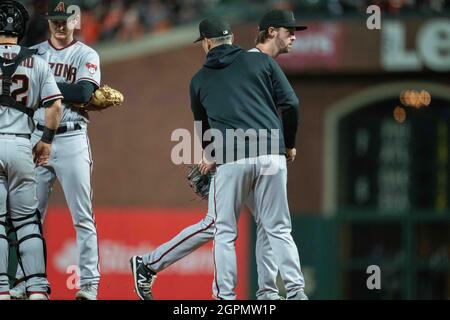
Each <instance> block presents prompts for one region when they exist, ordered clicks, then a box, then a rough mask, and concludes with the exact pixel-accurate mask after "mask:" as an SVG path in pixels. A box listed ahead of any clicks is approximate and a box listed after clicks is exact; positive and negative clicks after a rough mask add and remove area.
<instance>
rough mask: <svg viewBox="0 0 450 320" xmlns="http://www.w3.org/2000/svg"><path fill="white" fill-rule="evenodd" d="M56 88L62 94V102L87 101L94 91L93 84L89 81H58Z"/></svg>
mask: <svg viewBox="0 0 450 320" xmlns="http://www.w3.org/2000/svg"><path fill="white" fill-rule="evenodd" d="M57 84H58V88H59V90H60V91H61V93H62V95H63V96H64V99H63V101H64V102H69V103H70V102H72V103H87V102H89V100H90V99H91V96H92V94H93V93H94V91H95V89H96V88H95V85H94V84H93V83H92V82H89V81H80V82H78V83H71V84H69V83H62V82H58V83H57Z"/></svg>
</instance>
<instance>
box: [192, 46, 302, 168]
mask: <svg viewBox="0 0 450 320" xmlns="http://www.w3.org/2000/svg"><path fill="white" fill-rule="evenodd" d="M190 97H191V108H192V112H193V113H194V119H195V121H202V129H203V133H202V134H204V133H205V131H206V130H208V129H210V128H212V129H216V130H219V131H220V132H221V133H222V137H223V138H224V139H223V140H222V139H217V138H215V139H214V147H215V156H216V161H217V163H219V164H220V163H225V162H230V161H235V160H239V158H243V157H247V158H248V157H254V156H259V155H264V154H285V153H286V148H294V147H295V136H296V133H297V125H298V104H299V100H298V98H297V97H296V95H295V93H294V90H293V89H292V87H291V85H290V84H289V82H288V80H287V78H286V76H285V75H284V73H283V71H282V70H281V68H280V67H279V65H278V64H277V63H276V62H275V61H274V60H273V59H272V58H271V57H269V56H268V55H266V54H264V53H260V52H247V51H245V50H243V49H242V48H240V47H239V46H234V45H228V44H224V45H220V46H217V47H215V48H213V49H212V50H210V51H209V53H208V55H207V58H206V63H205V64H204V66H203V67H202V68H201V69H200V70H199V71H198V72H197V73H196V74H195V75H194V77H193V78H192V80H191V84H190ZM278 112H280V113H281V119H280V117H279V113H278ZM227 129H232V130H237V129H242V130H243V132H246V131H247V130H248V129H255V130H250V131H251V132H253V133H255V132H256V135H255V134H248V135H242V134H241V135H240V134H236V136H237V138H235V137H232V139H231V138H229V139H227V138H226V137H227V132H226V130H227ZM260 129H266V130H262V131H260ZM273 129H278V132H279V135H278V136H276V135H275V137H276V140H272V141H277V143H278V148H276V150H272V149H274V148H272V147H271V146H272V144H273V142H272V143H271V140H270V139H267V138H268V137H267V136H266V135H265V134H264V132H265V131H266V132H268V133H270V131H269V130H273ZM242 130H241V131H240V132H241V133H242ZM250 131H248V132H250ZM238 132H239V130H238ZM272 132H276V131H272ZM273 137H274V135H272V139H273ZM221 140H222V141H221ZM202 141H203V143H202V145H203V148H206V147H207V145H208V144H209V143H211V142H210V141H204V140H202ZM255 142H256V143H257V145H258V146H261V144H260V143H261V142H262V143H264V142H267V147H266V148H265V149H266V150H264V148H257V151H256V153H255V151H254V150H255V149H252V148H251V147H249V145H250V144H251V143H255ZM239 143H241V144H239ZM243 145H244V146H245V154H244V156H240V157H238V155H239V154H242V153H239V151H242V150H238V149H239V148H240V147H241V146H243ZM274 146H276V144H274ZM252 150H253V151H252ZM230 151H233V152H230ZM230 153H233V154H234V156H233V155H231V154H230Z"/></svg>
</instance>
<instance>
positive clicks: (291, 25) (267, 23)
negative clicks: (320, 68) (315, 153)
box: [249, 10, 307, 300]
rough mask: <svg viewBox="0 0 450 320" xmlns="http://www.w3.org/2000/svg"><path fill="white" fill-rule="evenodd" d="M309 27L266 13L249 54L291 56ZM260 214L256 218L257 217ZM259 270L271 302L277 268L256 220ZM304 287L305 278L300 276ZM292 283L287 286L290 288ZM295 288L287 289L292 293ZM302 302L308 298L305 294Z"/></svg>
mask: <svg viewBox="0 0 450 320" xmlns="http://www.w3.org/2000/svg"><path fill="white" fill-rule="evenodd" d="M306 29H307V26H302V25H298V24H297V23H296V21H295V17H294V13H293V12H291V11H288V10H273V11H270V12H268V13H266V14H265V15H264V16H263V17H262V19H261V21H260V23H259V34H258V37H257V39H256V48H253V49H250V50H249V52H262V53H265V54H267V55H269V56H270V57H272V58H276V57H278V56H279V55H280V54H284V53H289V52H290V51H291V50H292V45H293V43H294V41H295V39H296V38H295V31H301V30H306ZM296 153H297V151H296V149H295V148H292V149H291V150H290V153H289V158H288V161H290V162H293V161H294V159H295V155H296ZM258 217H259V215H255V218H258ZM256 226H257V227H256V257H257V259H256V268H257V272H258V275H259V276H258V291H257V292H256V296H257V297H261V299H271V298H272V297H277V296H278V295H279V290H278V287H277V285H276V278H277V275H278V268H277V265H276V263H275V259H274V252H273V250H272V248H271V247H270V244H269V240H268V237H267V235H266V233H265V231H264V228H263V226H262V224H261V223H259V221H258V220H257V221H256ZM300 275H301V282H302V288H303V287H304V278H303V274H302V273H301V274H300ZM290 285H292V283H287V286H290ZM295 286H296V284H294V288H292V289H291V288H289V287H287V288H286V291H287V293H288V295H289V292H290V291H292V290H295ZM301 294H303V297H302V299H305V300H306V299H307V296H306V295H305V294H304V292H301Z"/></svg>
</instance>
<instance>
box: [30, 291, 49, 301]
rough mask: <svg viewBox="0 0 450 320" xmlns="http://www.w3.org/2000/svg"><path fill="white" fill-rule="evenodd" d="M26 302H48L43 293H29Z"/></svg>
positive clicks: (46, 296)
mask: <svg viewBox="0 0 450 320" xmlns="http://www.w3.org/2000/svg"><path fill="white" fill-rule="evenodd" d="M28 300H50V299H49V298H48V295H47V294H46V293H45V292H31V293H29V294H28Z"/></svg>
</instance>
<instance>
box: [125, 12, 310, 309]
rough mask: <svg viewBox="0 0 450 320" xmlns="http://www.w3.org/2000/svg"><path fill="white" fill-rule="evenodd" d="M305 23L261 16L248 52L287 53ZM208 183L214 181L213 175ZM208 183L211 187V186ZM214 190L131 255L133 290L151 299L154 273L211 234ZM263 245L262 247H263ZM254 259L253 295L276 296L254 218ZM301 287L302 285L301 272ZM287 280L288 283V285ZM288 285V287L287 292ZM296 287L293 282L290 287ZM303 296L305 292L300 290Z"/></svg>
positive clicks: (268, 253)
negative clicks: (175, 225) (200, 215)
mask: <svg viewBox="0 0 450 320" xmlns="http://www.w3.org/2000/svg"><path fill="white" fill-rule="evenodd" d="M306 28H307V27H306V26H298V25H297V24H296V22H295V18H294V15H293V13H292V12H290V11H283V10H274V11H271V12H269V13H267V14H266V15H264V16H263V18H262V19H261V21H260V23H259V30H260V33H259V35H258V38H257V46H256V48H254V49H251V50H249V52H263V53H266V54H268V55H269V56H271V57H273V58H275V57H277V56H278V55H279V54H282V53H288V52H290V51H291V49H292V43H293V42H294V41H295V35H294V31H296V30H305V29H306ZM295 152H296V151H295V149H293V150H292V151H291V153H292V154H293V157H292V159H290V160H292V161H293V160H294V158H295ZM211 179H212V181H211V185H212V187H213V185H214V176H212V178H211ZM212 187H211V188H212ZM213 194H214V193H213V192H210V193H209V197H208V208H210V210H209V211H208V213H207V214H206V216H205V218H204V219H203V220H201V221H200V222H198V223H197V224H194V225H192V226H189V227H187V228H185V229H184V230H182V231H181V232H180V233H179V234H178V235H176V236H175V237H174V238H172V239H171V240H170V241H168V242H166V243H164V244H162V245H160V246H159V247H157V248H156V249H155V250H154V251H152V252H150V253H148V254H146V255H143V256H135V257H132V259H131V261H130V262H131V268H132V273H133V278H134V283H135V291H136V293H137V294H138V296H139V297H140V298H141V299H144V300H147V299H152V294H151V288H152V286H153V283H154V281H155V280H156V274H157V273H158V272H161V271H162V270H164V269H166V268H167V267H169V266H170V265H172V264H173V263H175V262H176V261H178V260H180V259H182V258H183V257H185V256H186V255H188V254H190V253H191V252H193V251H195V250H196V249H197V248H199V247H201V246H202V245H203V244H205V243H207V242H209V241H210V240H213V238H214V231H215V227H214V212H213V211H212V210H211V208H214V197H213ZM263 248H264V249H263ZM262 252H265V253H264V254H263V253H262ZM256 262H257V273H258V291H257V293H256V297H257V299H259V300H279V299H282V297H281V296H280V295H279V290H278V287H277V285H276V278H277V274H278V268H277V266H276V263H275V262H274V259H273V252H272V250H271V248H270V246H269V243H268V238H267V237H266V236H265V235H264V230H263V228H262V227H261V225H260V224H258V221H257V242H256ZM301 279H302V288H303V287H304V280H303V275H302V274H301ZM289 285H290V283H288V286H289ZM290 289H291V288H287V291H288V293H289V291H290ZM292 289H293V290H296V289H297V288H296V287H295V286H294V288H292ZM301 294H302V299H307V296H306V295H305V294H304V291H303V290H302V292H301Z"/></svg>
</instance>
